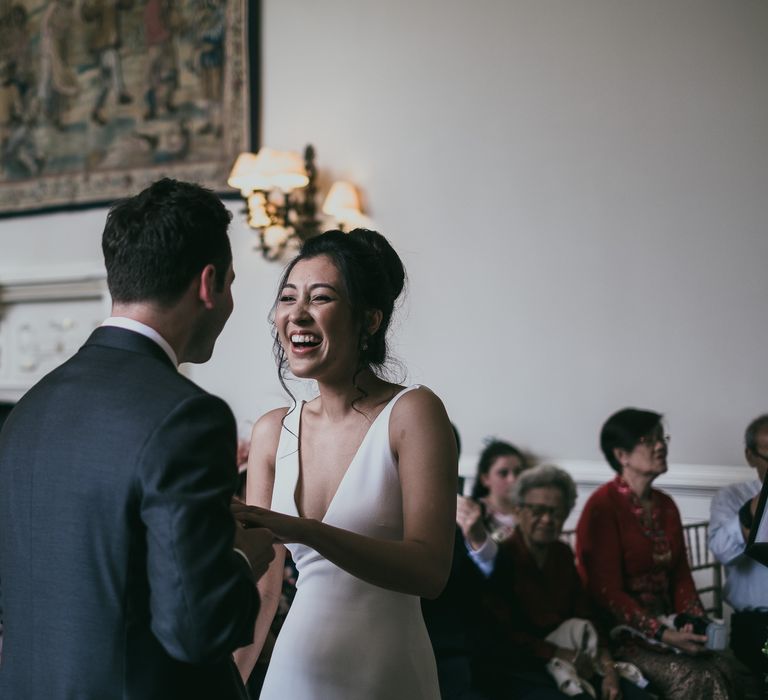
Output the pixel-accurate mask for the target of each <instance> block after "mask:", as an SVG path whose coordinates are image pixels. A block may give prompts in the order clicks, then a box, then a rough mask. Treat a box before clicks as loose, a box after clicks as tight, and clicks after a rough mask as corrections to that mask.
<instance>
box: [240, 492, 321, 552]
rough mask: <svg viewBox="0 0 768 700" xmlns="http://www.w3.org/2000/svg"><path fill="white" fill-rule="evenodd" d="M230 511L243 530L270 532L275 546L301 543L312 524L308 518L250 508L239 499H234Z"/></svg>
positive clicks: (265, 509)
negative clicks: (309, 524) (304, 533)
mask: <svg viewBox="0 0 768 700" xmlns="http://www.w3.org/2000/svg"><path fill="white" fill-rule="evenodd" d="M230 511H231V512H232V515H233V516H234V518H235V520H236V521H237V523H238V524H239V525H240V526H241V528H242V529H245V530H253V529H266V530H269V532H270V534H271V535H272V543H273V544H287V543H292V542H300V541H301V539H300V536H301V534H302V533H303V532H304V531H305V529H306V527H307V525H308V523H309V522H310V521H309V520H308V519H307V518H297V517H294V516H292V515H284V514H283V513H276V512H275V511H273V510H269V509H268V508H260V507H259V506H249V505H247V504H246V503H244V502H243V501H241V500H240V499H238V498H233V499H232V505H231V506H230Z"/></svg>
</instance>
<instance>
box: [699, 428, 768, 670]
mask: <svg viewBox="0 0 768 700" xmlns="http://www.w3.org/2000/svg"><path fill="white" fill-rule="evenodd" d="M744 445H745V449H744V457H745V458H746V460H747V464H749V466H750V467H754V468H755V469H756V470H757V478H756V479H753V480H752V481H747V482H744V483H739V484H731V485H730V486H726V487H725V488H723V489H720V491H718V492H717V494H716V495H715V497H714V498H713V499H712V506H711V515H710V520H709V548H710V549H711V550H712V553H713V554H714V555H715V557H716V558H717V560H718V561H719V562H721V563H722V564H724V565H725V571H726V580H725V600H726V601H727V602H728V604H729V605H730V606H731V607H732V608H733V609H734V613H733V615H732V616H731V649H733V652H734V653H735V654H736V656H737V658H738V659H739V660H740V661H741V662H742V663H744V664H745V665H746V666H747V667H748V668H749V669H750V670H752V671H753V672H755V673H768V657H766V656H765V655H763V653H762V651H761V650H762V648H763V645H764V644H765V642H766V639H768V568H767V567H765V566H763V565H762V564H759V563H758V562H756V561H754V560H753V559H751V558H749V557H748V556H746V555H745V554H744V548H745V547H746V543H747V539H748V537H749V531H750V529H751V527H752V521H753V519H754V516H755V510H756V508H757V502H758V498H759V496H760V489H761V488H762V485H763V482H764V481H765V475H766V472H768V414H766V415H762V416H760V417H759V418H755V420H753V421H752V422H751V423H750V424H749V426H748V427H747V430H746V432H745V434H744Z"/></svg>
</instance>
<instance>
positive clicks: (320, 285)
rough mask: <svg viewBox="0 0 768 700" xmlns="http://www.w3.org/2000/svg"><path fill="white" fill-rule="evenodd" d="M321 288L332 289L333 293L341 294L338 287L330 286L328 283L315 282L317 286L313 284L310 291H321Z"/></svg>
mask: <svg viewBox="0 0 768 700" xmlns="http://www.w3.org/2000/svg"><path fill="white" fill-rule="evenodd" d="M321 287H325V288H326V289H330V290H331V291H332V292H336V294H338V293H339V292H338V290H337V289H336V287H334V286H333V285H332V284H328V283H327V282H315V284H311V285H310V286H309V288H310V289H320V288H321Z"/></svg>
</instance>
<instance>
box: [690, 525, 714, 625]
mask: <svg viewBox="0 0 768 700" xmlns="http://www.w3.org/2000/svg"><path fill="white" fill-rule="evenodd" d="M708 532H709V523H708V522H707V521H706V520H702V521H700V522H695V523H687V524H686V525H683V537H684V538H685V548H686V549H687V550H688V563H689V564H690V566H691V573H692V574H693V580H694V582H695V583H696V590H697V591H698V593H699V596H700V597H701V601H702V603H703V604H704V609H705V610H706V611H707V612H708V613H709V614H710V615H711V616H712V617H716V618H722V617H723V567H722V565H721V564H720V562H719V561H717V559H715V556H714V555H713V554H712V552H710V551H709V546H708V544H707V542H708Z"/></svg>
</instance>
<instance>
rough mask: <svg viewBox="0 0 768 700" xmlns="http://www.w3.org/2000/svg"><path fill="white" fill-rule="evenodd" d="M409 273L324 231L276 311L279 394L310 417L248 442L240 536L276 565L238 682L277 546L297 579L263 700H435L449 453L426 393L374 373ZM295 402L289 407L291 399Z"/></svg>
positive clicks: (268, 422) (267, 611) (272, 427)
mask: <svg viewBox="0 0 768 700" xmlns="http://www.w3.org/2000/svg"><path fill="white" fill-rule="evenodd" d="M404 281H405V270H404V269H403V265H402V263H401V261H400V258H399V257H398V255H397V253H395V251H394V250H393V249H392V247H391V246H390V245H389V243H388V242H387V241H386V239H385V238H384V237H383V236H381V235H380V234H378V233H376V232H373V231H367V230H363V229H356V230H354V231H352V232H351V233H349V234H344V233H342V232H340V231H329V232H326V233H324V234H322V235H320V236H318V237H316V238H312V239H310V240H308V241H307V242H306V243H305V244H304V247H303V248H302V250H301V252H300V254H299V255H298V256H297V257H296V258H295V259H294V260H293V261H292V262H291V263H290V264H289V265H288V267H287V269H286V271H285V273H284V275H283V278H282V282H281V285H280V289H279V292H278V298H277V300H276V302H275V307H274V309H273V316H272V320H273V324H274V334H275V349H276V356H277V359H278V365H279V372H280V379H281V383H283V386H285V383H284V380H283V374H284V369H285V365H286V363H287V365H288V367H289V368H290V371H291V373H292V374H293V375H295V376H296V377H301V378H307V379H314V380H315V381H316V382H317V386H318V389H319V394H318V396H317V397H316V398H314V399H313V400H311V401H309V402H306V403H305V402H301V403H300V404H295V402H294V406H293V407H292V408H290V409H286V408H279V409H275V410H273V411H270V412H269V413H267V414H265V415H264V416H263V417H262V418H260V419H259V420H258V421H257V423H256V424H255V425H254V428H253V435H252V442H251V445H252V447H251V452H250V456H249V461H248V485H247V491H246V494H247V496H246V502H247V504H248V505H240V506H235V508H234V511H235V515H236V517H237V518H238V519H239V521H240V522H241V523H242V524H243V525H245V526H259V527H266V528H269V529H270V530H271V531H272V532H273V533H274V536H275V539H276V541H277V542H279V543H281V544H279V545H276V550H277V551H276V555H277V556H276V557H275V560H274V561H273V563H272V565H271V566H270V569H269V572H268V573H267V574H266V575H265V576H264V577H263V578H262V579H261V580H260V581H259V583H258V587H259V591H260V593H261V601H262V603H261V605H262V608H261V612H260V614H259V618H258V619H257V621H256V629H255V633H254V642H253V644H252V645H251V646H248V647H245V648H243V649H240V650H238V652H237V653H236V661H237V664H238V667H239V669H240V673H241V675H242V676H243V677H244V678H245V679H247V678H248V676H249V674H250V672H251V669H252V668H253V665H254V663H255V661H256V658H257V657H258V654H259V651H260V649H261V646H262V644H263V643H264V639H265V637H266V635H267V632H268V628H269V625H270V622H271V620H272V617H273V616H274V614H275V610H276V607H277V603H278V599H279V594H280V587H281V583H282V574H283V566H284V564H283V561H284V556H285V550H284V546H285V547H287V548H288V549H289V550H290V552H291V555H292V556H293V559H294V562H295V563H296V567H297V569H298V571H299V578H298V583H297V593H296V597H295V599H294V601H293V604H292V607H291V610H290V612H289V613H288V618H287V620H286V622H285V623H284V625H283V627H282V629H281V631H280V635H279V637H278V640H277V643H276V645H275V649H274V651H273V654H272V658H271V661H270V665H269V670H268V671H267V676H266V679H265V682H264V686H263V689H262V693H261V696H260V697H261V698H262V700H270V699H276V698H292V700H303V699H309V698H318V699H320V698H323V699H325V698H354V699H356V698H366V699H369V700H373V699H376V698H381V699H382V700H383V699H385V698H398V699H403V700H411V699H412V700H417V699H418V700H429V699H430V698H433V699H435V700H439V697H440V693H439V689H438V684H437V674H436V670H435V661H434V656H433V653H432V648H431V645H430V642H429V637H428V636H427V632H426V629H425V626H424V622H423V618H422V615H421V609H420V604H419V597H425V598H432V597H436V596H437V595H438V594H439V593H440V592H441V590H442V589H443V587H444V585H445V582H446V580H447V577H448V572H449V568H450V563H451V552H452V546H453V534H454V515H455V505H456V498H455V495H454V494H455V489H456V473H457V457H456V443H455V439H454V436H453V432H452V430H451V426H450V423H449V421H448V417H447V415H446V412H445V409H444V407H443V404H442V403H441V401H440V399H438V397H437V396H435V394H433V393H432V392H431V391H430V390H429V389H427V388H425V387H421V386H411V387H402V386H399V385H396V384H392V383H390V382H387V381H385V380H384V379H382V378H381V377H380V375H379V374H378V373H377V370H379V369H380V368H381V367H382V366H383V364H384V362H385V361H386V359H387V352H386V334H387V329H388V327H389V323H390V320H391V317H392V311H393V308H394V305H395V301H396V300H397V298H398V296H399V295H400V293H401V292H402V289H403V285H404ZM289 393H290V392H289Z"/></svg>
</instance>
